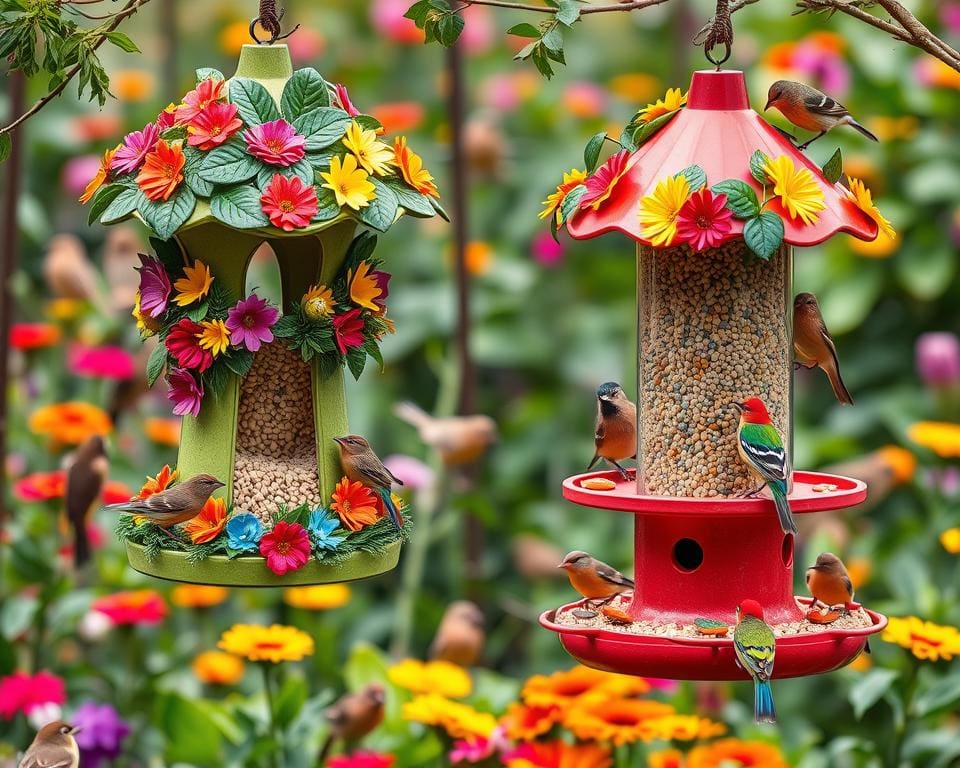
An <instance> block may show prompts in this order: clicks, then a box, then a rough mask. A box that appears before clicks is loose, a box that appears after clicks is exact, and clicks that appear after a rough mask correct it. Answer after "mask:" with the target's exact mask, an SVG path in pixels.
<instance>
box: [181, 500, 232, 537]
mask: <svg viewBox="0 0 960 768" xmlns="http://www.w3.org/2000/svg"><path fill="white" fill-rule="evenodd" d="M226 524H227V502H226V501H225V500H223V499H207V503H206V504H204V505H203V509H201V510H200V514H199V515H197V516H196V517H195V518H193V519H192V520H191V521H190V522H189V523H187V525H186V527H185V530H186V532H187V533H189V534H190V541H192V542H193V543H194V544H206V543H208V542H211V541H213V540H214V539H215V538H217V536H219V535H220V532H221V531H222V530H223V527H224V526H225V525H226Z"/></svg>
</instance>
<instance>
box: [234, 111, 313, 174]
mask: <svg viewBox="0 0 960 768" xmlns="http://www.w3.org/2000/svg"><path fill="white" fill-rule="evenodd" d="M243 139H244V141H246V142H247V149H248V150H249V152H250V154H251V155H253V156H254V157H256V158H259V159H260V160H263V162H265V163H269V164H270V165H281V166H284V167H286V166H290V165H293V164H294V163H295V162H297V161H298V160H300V159H301V158H302V157H303V156H304V155H305V154H306V152H307V149H306V146H307V139H306V137H304V136H301V135H300V134H299V133H297V129H296V128H294V127H293V126H292V125H290V123H288V122H287V121H286V120H284V119H283V118H282V117H281V118H279V119H277V120H271V121H270V122H269V123H263V124H262V125H255V126H253V127H252V128H250V129H249V130H247V131H246V133H244V134H243Z"/></svg>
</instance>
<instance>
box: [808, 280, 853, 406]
mask: <svg viewBox="0 0 960 768" xmlns="http://www.w3.org/2000/svg"><path fill="white" fill-rule="evenodd" d="M793 353H794V356H795V357H796V359H797V364H798V365H801V366H803V367H804V368H815V367H819V368H821V369H822V370H823V372H824V373H825V374H827V378H828V379H829V380H830V386H831V387H832V388H833V394H834V395H836V398H837V400H839V401H840V402H841V403H842V404H844V405H853V398H852V397H850V393H849V392H848V391H847V388H846V386H845V385H844V383H843V379H842V378H841V377H840V359H839V358H838V357H837V348H836V347H835V346H834V344H833V339H832V338H830V332H829V331H828V330H827V326H826V325H824V322H823V316H822V315H821V314H820V305H819V304H818V303H817V297H816V296H814V295H813V294H812V293H798V294H797V297H796V298H795V299H794V300H793Z"/></svg>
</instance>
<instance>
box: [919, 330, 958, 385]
mask: <svg viewBox="0 0 960 768" xmlns="http://www.w3.org/2000/svg"><path fill="white" fill-rule="evenodd" d="M916 359H917V371H918V372H919V373H920V378H921V379H923V383H924V384H926V385H927V386H928V387H932V388H934V389H942V388H945V387H947V388H948V387H955V386H957V385H958V384H960V339H958V338H957V335H956V334H955V333H950V332H948V331H932V332H930V333H924V334H921V335H920V336H919V338H917V345H916Z"/></svg>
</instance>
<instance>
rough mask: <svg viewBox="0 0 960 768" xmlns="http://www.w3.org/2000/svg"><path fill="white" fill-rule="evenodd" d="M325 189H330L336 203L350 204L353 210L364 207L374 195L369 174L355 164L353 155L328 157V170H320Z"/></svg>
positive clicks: (374, 191) (375, 194) (355, 159)
mask: <svg viewBox="0 0 960 768" xmlns="http://www.w3.org/2000/svg"><path fill="white" fill-rule="evenodd" d="M320 175H321V176H322V177H323V180H324V181H325V182H326V184H323V185H322V186H324V187H325V188H326V189H332V190H333V194H334V195H336V197H337V205H339V206H341V207H343V206H344V205H347V206H350V207H351V208H353V210H355V211H359V210H360V209H361V208H366V207H367V206H368V205H370V201H371V200H373V199H374V198H375V197H376V196H377V193H376V189H375V188H374V186H373V184H371V183H370V176H369V174H368V173H367V172H366V171H365V170H363V168H361V167H360V166H359V165H358V164H357V158H355V157H354V156H353V155H344V156H343V159H342V160H341V159H340V158H339V157H332V158H331V159H330V172H329V173H325V172H323V171H321V172H320Z"/></svg>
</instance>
